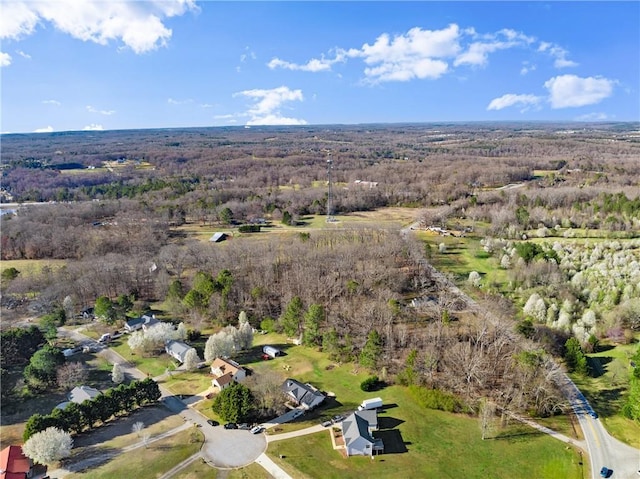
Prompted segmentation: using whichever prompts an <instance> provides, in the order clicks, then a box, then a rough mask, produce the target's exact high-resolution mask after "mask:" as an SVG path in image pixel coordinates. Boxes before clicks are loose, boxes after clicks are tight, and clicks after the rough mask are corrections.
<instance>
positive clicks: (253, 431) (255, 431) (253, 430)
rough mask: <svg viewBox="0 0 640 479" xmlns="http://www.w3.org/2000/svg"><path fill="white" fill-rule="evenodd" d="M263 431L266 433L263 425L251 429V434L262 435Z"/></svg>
mask: <svg viewBox="0 0 640 479" xmlns="http://www.w3.org/2000/svg"><path fill="white" fill-rule="evenodd" d="M262 431H264V426H262V425H259V426H255V427H253V428H252V429H251V433H252V434H259V433H261V432H262Z"/></svg>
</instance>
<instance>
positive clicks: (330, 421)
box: [322, 419, 333, 427]
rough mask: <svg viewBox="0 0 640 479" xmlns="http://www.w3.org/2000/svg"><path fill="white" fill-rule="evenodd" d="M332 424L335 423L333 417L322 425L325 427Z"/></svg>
mask: <svg viewBox="0 0 640 479" xmlns="http://www.w3.org/2000/svg"><path fill="white" fill-rule="evenodd" d="M332 424H333V421H332V420H331V419H329V420H328V421H324V422H323V423H322V426H323V427H329V426H331V425H332Z"/></svg>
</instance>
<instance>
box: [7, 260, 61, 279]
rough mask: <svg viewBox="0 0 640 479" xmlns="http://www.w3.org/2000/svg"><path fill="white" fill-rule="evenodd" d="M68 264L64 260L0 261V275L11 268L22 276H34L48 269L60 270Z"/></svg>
mask: <svg viewBox="0 0 640 479" xmlns="http://www.w3.org/2000/svg"><path fill="white" fill-rule="evenodd" d="M66 264H67V262H66V260H63V259H12V260H2V261H0V273H2V272H3V271H4V270H6V269H9V268H15V269H17V270H18V271H20V275H21V276H34V275H37V274H40V273H42V271H43V270H46V269H47V268H49V269H51V270H56V269H59V268H61V267H63V266H65V265H66Z"/></svg>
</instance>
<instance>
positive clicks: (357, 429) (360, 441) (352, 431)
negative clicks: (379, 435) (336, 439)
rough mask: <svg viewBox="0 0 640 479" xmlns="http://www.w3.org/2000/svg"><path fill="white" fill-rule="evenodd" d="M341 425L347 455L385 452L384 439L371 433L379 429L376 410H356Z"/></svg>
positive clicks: (371, 454)
mask: <svg viewBox="0 0 640 479" xmlns="http://www.w3.org/2000/svg"><path fill="white" fill-rule="evenodd" d="M341 427H342V437H343V438H344V448H345V452H346V453H347V456H373V455H374V454H379V453H381V452H384V444H383V443H382V439H376V438H374V437H373V436H372V434H371V433H372V432H373V431H375V430H376V429H378V415H377V412H376V411H375V410H366V411H356V412H354V413H353V414H351V415H350V416H348V417H347V418H346V419H345V420H344V421H342V424H341Z"/></svg>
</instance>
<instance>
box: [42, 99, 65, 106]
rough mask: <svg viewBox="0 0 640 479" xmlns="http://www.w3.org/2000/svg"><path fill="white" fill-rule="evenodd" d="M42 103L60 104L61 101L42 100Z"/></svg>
mask: <svg viewBox="0 0 640 479" xmlns="http://www.w3.org/2000/svg"><path fill="white" fill-rule="evenodd" d="M42 103H44V104H45V105H53V106H60V105H62V103H60V102H59V101H58V100H42Z"/></svg>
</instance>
